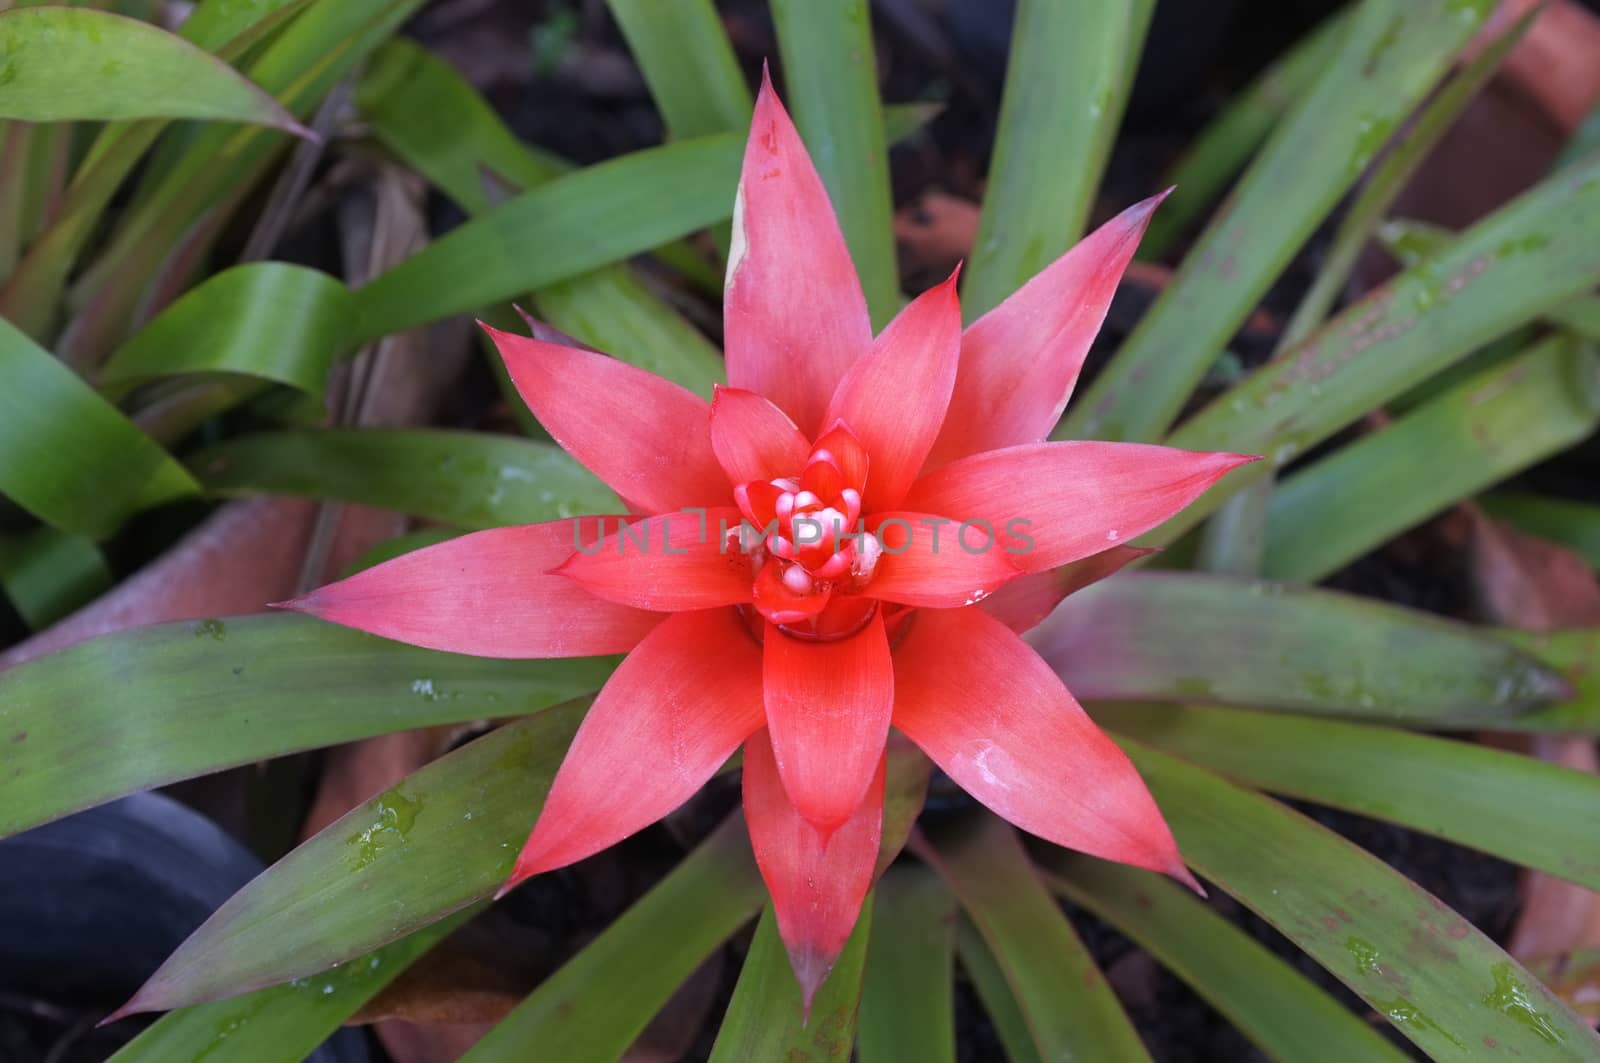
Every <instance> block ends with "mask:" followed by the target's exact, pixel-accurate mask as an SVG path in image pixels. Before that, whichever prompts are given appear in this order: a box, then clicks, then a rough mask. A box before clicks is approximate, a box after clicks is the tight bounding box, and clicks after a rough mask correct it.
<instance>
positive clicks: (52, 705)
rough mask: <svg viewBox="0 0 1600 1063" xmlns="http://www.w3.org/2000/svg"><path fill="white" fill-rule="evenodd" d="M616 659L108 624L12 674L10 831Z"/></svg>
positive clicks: (249, 627) (3, 800)
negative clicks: (486, 656) (514, 655)
mask: <svg viewBox="0 0 1600 1063" xmlns="http://www.w3.org/2000/svg"><path fill="white" fill-rule="evenodd" d="M615 660H616V659H615V658H610V657H607V658H585V659H579V660H572V661H489V660H481V659H478V658H472V657H461V656H457V655H454V654H448V653H435V652H433V651H430V650H420V649H416V648H414V647H411V646H405V645H402V644H400V643H398V642H389V641H387V640H384V639H378V638H374V637H372V636H369V635H362V634H359V633H357V632H353V631H347V630H345V629H343V628H338V627H334V626H332V625H330V624H323V623H320V622H317V621H313V620H308V619H305V618H302V617H298V616H287V615H284V616H260V617H240V618H237V619H229V620H226V621H223V620H202V621H194V622H189V621H185V622H181V623H176V624H163V625H160V626H158V627H148V628H140V629H138V630H135V631H127V632H122V633H119V634H115V635H107V636H105V637H104V638H99V639H95V640H93V641H90V642H85V643H81V644H79V645H77V646H73V647H71V648H70V649H66V650H63V651H61V652H60V653H56V654H52V655H51V656H48V657H45V658H42V659H40V660H38V661H34V662H31V663H29V664H24V665H19V666H17V667H16V668H13V669H11V670H9V671H6V672H3V673H0V762H3V763H4V765H5V769H4V770H3V771H0V835H8V834H13V833H15V832H17V831H19V830H24V829H26V828H28V827H31V826H34V825H36V824H39V823H45V822H48V821H49V820H52V819H56V818H58V817H60V816H64V815H66V814H67V813H69V812H75V811H77V810H79V809H82V808H88V807H90V806H91V805H96V804H99V803H101V802H103V801H109V800H111V799H113V798H116V797H121V796H122V795H124V794H129V793H134V792H136V791H139V790H147V789H150V788H151V787H154V786H161V785H164V784H166V783H170V782H175V781H177V780H179V779H188V778H192V777H194V776H196V775H203V774H205V773H207V772H212V771H218V770H221V769H222V768H228V767H233V766H234V765H237V764H248V763H252V762H254V761H258V760H263V759H265V758H268V757H275V756H281V755H283V754H285V753H291V752H295V751H297V750H303V749H315V748H319V747H321V746H328V745H333V744H335V743H338V742H349V741H353V740H355V739H357V738H367V737H370V736H372V735H378V734H386V733H388V732H390V731H403V730H406V729H408V728H414V727H429V726H433V725H437V724H444V723H460V722H462V721H466V720H475V719H484V718H492V717H497V716H516V715H520V714H523V713H529V712H535V711H537V710H539V709H542V708H544V707H546V706H549V705H552V704H555V703H556V702H558V701H563V700H565V699H567V698H572V697H576V696H578V695H579V694H584V693H587V692H589V691H593V690H595V689H597V688H598V687H599V686H600V685H601V684H602V683H604V682H605V678H606V676H607V675H608V674H609V672H610V670H611V669H612V668H613V667H614V666H615ZM133 675H138V676H142V677H143V679H142V680H141V681H140V682H137V683H135V682H130V681H129V677H130V676H133Z"/></svg>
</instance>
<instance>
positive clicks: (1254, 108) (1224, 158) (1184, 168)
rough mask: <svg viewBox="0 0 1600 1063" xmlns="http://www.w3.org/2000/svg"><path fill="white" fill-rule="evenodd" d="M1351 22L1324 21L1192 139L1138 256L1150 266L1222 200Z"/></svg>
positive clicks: (1338, 16) (1340, 16)
mask: <svg viewBox="0 0 1600 1063" xmlns="http://www.w3.org/2000/svg"><path fill="white" fill-rule="evenodd" d="M1349 22H1350V15H1349V9H1348V8H1346V9H1343V10H1341V11H1339V12H1337V13H1335V14H1334V15H1332V16H1330V17H1328V18H1326V19H1324V20H1323V21H1322V22H1321V23H1319V24H1318V25H1317V27H1316V29H1314V30H1312V31H1311V32H1310V33H1308V34H1306V35H1305V36H1304V37H1302V38H1300V40H1298V41H1296V42H1295V43H1294V44H1293V45H1292V46H1291V47H1289V48H1288V49H1286V50H1285V51H1283V52H1282V53H1281V54H1279V55H1278V57H1277V58H1275V59H1273V60H1272V62H1271V63H1270V64H1269V65H1268V66H1267V67H1266V68H1265V69H1264V70H1262V71H1261V73H1260V74H1258V75H1256V78H1255V80H1254V81H1252V82H1250V84H1249V85H1247V86H1246V87H1245V88H1244V90H1243V91H1241V92H1240V93H1239V94H1238V95H1237V96H1235V97H1234V98H1233V99H1232V100H1230V101H1229V102H1228V105H1227V106H1226V107H1224V108H1223V109H1222V110H1221V111H1220V112H1219V113H1218V114H1217V117H1216V118H1214V119H1212V120H1211V121H1210V122H1209V123H1207V124H1206V126H1205V128H1203V129H1201V130H1200V132H1199V133H1198V134H1197V135H1196V136H1195V138H1194V141H1193V142H1192V143H1191V144H1190V145H1189V147H1188V149H1187V151H1185V153H1184V155H1183V158H1182V159H1180V160H1179V161H1178V165H1176V166H1175V167H1173V168H1172V170H1171V171H1170V172H1169V173H1168V174H1167V176H1166V178H1165V180H1164V181H1163V183H1164V184H1170V185H1173V186H1174V188H1173V192H1172V195H1170V196H1168V197H1167V199H1166V201H1165V202H1163V203H1162V204H1161V209H1160V210H1158V211H1156V213H1155V216H1154V217H1152V218H1151V219H1150V228H1148V229H1146V230H1145V234H1144V239H1143V240H1141V241H1140V242H1139V254H1138V257H1139V258H1141V259H1144V260H1145V261H1154V260H1155V259H1158V258H1160V257H1161V256H1162V255H1164V254H1166V252H1167V250H1168V249H1169V248H1171V247H1172V245H1173V244H1175V243H1177V241H1178V238H1179V237H1180V236H1182V235H1183V234H1184V233H1185V232H1187V231H1188V229H1189V226H1190V225H1191V224H1192V223H1193V222H1194V221H1195V220H1196V219H1197V218H1199V217H1200V215H1201V214H1202V213H1203V212H1204V211H1205V210H1206V209H1207V208H1209V207H1210V206H1211V204H1213V203H1215V202H1216V201H1217V200H1218V199H1219V198H1221V196H1222V193H1223V192H1225V191H1226V190H1227V188H1228V185H1229V184H1231V183H1232V182H1233V179H1234V176H1235V175H1237V174H1238V172H1239V171H1240V170H1242V169H1244V166H1245V163H1247V162H1249V161H1250V156H1252V155H1254V154H1255V152H1256V149H1257V148H1259V147H1260V146H1261V144H1262V143H1263V142H1264V141H1265V140H1266V139H1267V136H1268V134H1270V133H1271V132H1272V129H1273V127H1274V126H1276V125H1277V124H1278V121H1279V120H1280V119H1281V118H1282V117H1283V115H1284V112H1286V111H1287V110H1288V109H1289V108H1290V107H1291V106H1292V105H1293V104H1294V103H1295V102H1296V101H1297V100H1299V99H1300V98H1301V97H1302V96H1304V95H1305V93H1306V91H1307V89H1309V88H1310V87H1311V85H1312V84H1314V83H1315V81H1316V79H1317V76H1318V75H1319V74H1321V73H1322V72H1323V70H1324V69H1325V68H1326V67H1327V65H1328V62H1329V60H1330V59H1332V57H1333V55H1334V51H1335V49H1336V48H1338V46H1339V34H1340V33H1342V32H1343V30H1344V27H1345V26H1346V25H1348V24H1349Z"/></svg>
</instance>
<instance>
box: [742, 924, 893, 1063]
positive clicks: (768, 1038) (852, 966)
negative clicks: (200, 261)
mask: <svg viewBox="0 0 1600 1063" xmlns="http://www.w3.org/2000/svg"><path fill="white" fill-rule="evenodd" d="M873 908H874V902H873V895H872V894H871V893H869V894H867V897H866V901H865V903H863V904H862V906H861V917H860V918H859V919H858V920H857V921H856V928H855V930H854V931H852V932H851V934H850V939H849V940H848V941H846V942H845V946H844V951H843V952H841V953H840V954H839V959H838V961H837V962H836V963H835V964H834V965H833V970H832V971H831V972H829V974H828V978H827V981H825V982H823V983H822V986H821V988H819V989H818V990H817V995H816V999H814V1000H813V1001H812V1002H811V1015H810V1017H809V1018H807V1017H806V1016H804V1015H803V1013H802V1010H801V1006H800V983H799V982H797V981H796V980H795V977H794V970H793V969H792V968H791V967H790V966H789V955H788V953H787V952H785V951H784V948H783V939H782V938H780V937H779V936H778V920H777V917H776V916H775V915H773V913H772V909H771V908H770V907H769V908H767V910H766V911H765V912H763V913H762V914H761V922H759V923H757V924H756V936H755V939H754V940H753V941H751V942H750V953H749V955H748V956H746V957H745V961H744V969H743V970H741V971H740V972H739V984H738V985H737V986H736V987H735V988H734V991H733V1000H732V1001H730V1002H729V1003H728V1013H727V1015H725V1016H724V1017H723V1020H722V1027H721V1029H719V1030H718V1031H717V1041H716V1045H715V1046H714V1047H713V1048H712V1050H711V1063H765V1061H767V1060H778V1059H783V1060H788V1059H804V1060H835V1061H837V1063H848V1061H849V1060H850V1058H851V1053H850V1048H851V1045H853V1044H854V1043H855V1032H856V1010H857V1008H858V1007H859V1005H860V1000H861V976H862V969H863V968H864V967H865V965H866V958H867V956H866V953H867V936H868V932H869V928H870V926H871V923H872V912H873Z"/></svg>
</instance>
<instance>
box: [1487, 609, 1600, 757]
mask: <svg viewBox="0 0 1600 1063" xmlns="http://www.w3.org/2000/svg"><path fill="white" fill-rule="evenodd" d="M1500 635H1501V637H1502V638H1504V639H1505V640H1506V641H1508V642H1511V643H1513V644H1515V645H1518V646H1521V647H1522V648H1523V649H1525V650H1528V651H1529V652H1531V653H1535V654H1537V655H1538V656H1539V659H1540V660H1542V661H1544V663H1545V664H1546V665H1548V666H1549V667H1551V668H1554V669H1556V670H1557V671H1558V672H1560V674H1561V675H1562V676H1563V677H1564V678H1565V679H1566V680H1567V683H1568V684H1569V685H1570V686H1571V690H1572V697H1571V698H1569V699H1567V700H1566V701H1564V702H1562V703H1561V704H1559V705H1552V706H1551V707H1550V708H1548V709H1540V710H1539V711H1538V712H1530V713H1529V714H1528V715H1526V716H1519V717H1517V718H1516V719H1515V720H1511V721H1509V722H1507V723H1505V724H1502V725H1500V726H1503V727H1505V728H1506V729H1507V730H1513V731H1582V732H1584V733H1585V734H1600V628H1573V629H1572V630H1570V631H1555V632H1549V633H1542V632H1541V633H1535V632H1531V631H1502V632H1500Z"/></svg>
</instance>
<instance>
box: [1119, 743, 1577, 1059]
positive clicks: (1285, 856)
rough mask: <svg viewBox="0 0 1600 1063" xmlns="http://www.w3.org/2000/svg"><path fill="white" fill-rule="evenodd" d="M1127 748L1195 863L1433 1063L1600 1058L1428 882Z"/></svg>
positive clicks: (1189, 769) (1264, 802)
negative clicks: (1442, 1062) (1437, 1062)
mask: <svg viewBox="0 0 1600 1063" xmlns="http://www.w3.org/2000/svg"><path fill="white" fill-rule="evenodd" d="M1123 744H1124V748H1126V749H1127V750H1128V754H1129V756H1131V757H1132V758H1133V761H1134V764H1135V765H1136V766H1137V767H1138V768H1139V772H1140V774H1141V775H1143V776H1144V779H1145V781H1146V782H1147V783H1148V784H1149V785H1150V790H1151V792H1152V793H1154V794H1155V797H1156V800H1157V801H1158V802H1159V803H1160V805H1161V809H1162V811H1163V812H1164V813H1166V816H1167V821H1168V822H1169V823H1170V824H1171V826H1172V830H1173V834H1174V835H1175V836H1176V837H1177V840H1178V845H1179V847H1180V848H1181V849H1182V850H1183V854H1184V858H1185V859H1186V860H1187V861H1188V862H1189V863H1190V864H1191V865H1192V866H1193V867H1194V868H1196V869H1197V870H1198V871H1200V872H1201V873H1202V874H1203V875H1204V876H1205V877H1206V878H1207V879H1209V880H1210V881H1212V882H1214V883H1215V884H1216V885H1217V886H1219V887H1221V888H1222V889H1223V890H1225V891H1226V892H1228V893H1229V894H1231V895H1232V896H1234V897H1235V898H1237V899H1238V900H1239V901H1240V902H1241V903H1243V904H1244V905H1245V906H1246V907H1248V908H1250V909H1251V910H1252V911H1254V912H1255V913H1256V914H1258V915H1260V916H1261V917H1262V918H1264V919H1266V920H1267V921H1268V922H1269V923H1271V924H1272V925H1273V926H1275V927H1277V928H1278V930H1280V931H1281V932H1282V933H1283V934H1284V935H1285V936H1287V937H1288V938H1289V939H1290V940H1291V941H1293V942H1294V943H1295V944H1296V945H1298V946H1299V947H1300V948H1302V949H1304V950H1305V951H1306V952H1307V953H1309V954H1310V955H1311V957H1312V958H1313V959H1315V960H1316V961H1317V962H1318V963H1319V964H1321V965H1322V966H1323V967H1325V968H1327V969H1328V971H1329V972H1331V973H1332V974H1334V975H1335V976H1336V977H1338V979H1339V980H1340V981H1342V982H1344V983H1345V984H1346V985H1348V986H1349V987H1350V988H1351V989H1353V990H1355V992H1356V993H1357V994H1358V995H1359V996H1361V998H1362V999H1364V1000H1365V1001H1367V1003H1369V1004H1371V1005H1372V1006H1373V1007H1374V1008H1376V1009H1378V1011H1380V1012H1381V1013H1382V1014H1383V1015H1385V1016H1386V1017H1387V1018H1388V1019H1389V1021H1390V1022H1392V1023H1394V1024H1395V1026H1396V1027H1398V1028H1399V1030H1400V1032H1401V1033H1403V1034H1405V1035H1406V1037H1408V1038H1410V1039H1411V1040H1412V1041H1413V1042H1414V1043H1415V1044H1416V1045H1417V1046H1418V1047H1419V1048H1421V1049H1422V1050H1423V1051H1424V1052H1427V1053H1428V1054H1429V1055H1430V1056H1432V1057H1433V1058H1435V1059H1481V1058H1482V1057H1483V1054H1484V1052H1485V1051H1486V1050H1497V1051H1498V1052H1500V1053H1503V1054H1505V1055H1508V1056H1509V1055H1511V1054H1512V1053H1520V1058H1522V1059H1526V1060H1536V1061H1541V1063H1542V1061H1555V1060H1586V1061H1592V1060H1597V1059H1600V1037H1597V1036H1596V1034H1595V1032H1594V1030H1593V1029H1591V1028H1590V1027H1589V1026H1588V1025H1587V1024H1585V1023H1584V1022H1583V1021H1582V1020H1580V1019H1579V1018H1578V1017H1577V1016H1575V1015H1573V1014H1572V1012H1571V1011H1570V1010H1568V1009H1567V1007H1566V1005H1564V1004H1563V1003H1561V1001H1560V1000H1559V999H1557V998H1556V997H1555V996H1554V995H1553V994H1552V993H1550V991H1549V990H1547V989H1546V988H1545V987H1544V986H1543V985H1541V984H1540V983H1539V981H1538V980H1537V979H1535V978H1534V977H1533V976H1532V975H1530V974H1529V973H1528V972H1527V971H1525V970H1523V968H1522V966H1521V964H1519V963H1517V961H1515V960H1513V959H1512V958H1511V957H1510V956H1508V955H1507V954H1506V953H1505V952H1503V951H1501V949H1500V948H1499V947H1498V946H1497V945H1495V943H1494V942H1493V941H1490V940H1489V938H1487V937H1486V936H1484V935H1483V934H1482V933H1481V932H1479V931H1478V930H1477V929H1476V928H1474V927H1473V926H1472V924H1471V923H1468V922H1467V921H1466V920H1465V919H1463V918H1462V917H1461V916H1459V915H1457V914H1456V913H1455V912H1453V911H1451V910H1450V908H1449V907H1447V906H1446V905H1445V904H1444V903H1443V902H1442V901H1440V900H1439V899H1438V898H1437V897H1435V896H1433V895H1432V894H1431V893H1429V892H1428V891H1427V890H1425V889H1423V888H1422V887H1421V886H1418V885H1417V884H1416V883H1414V882H1412V881H1410V880H1409V879H1407V878H1405V876H1403V875H1401V874H1399V873H1398V872H1396V871H1394V870H1393V869H1392V868H1390V867H1389V866H1388V865H1386V864H1384V863H1383V862H1382V861H1380V860H1378V859H1377V858H1376V857H1374V856H1372V855H1370V854H1368V853H1366V852H1365V851H1363V850H1361V849H1359V848H1357V847H1356V846H1355V845H1352V844H1351V843H1350V842H1348V841H1346V840H1345V839H1343V838H1341V837H1339V836H1338V835H1337V834H1334V833H1333V832H1332V831H1330V830H1327V829H1325V828H1323V827H1319V826H1318V825H1317V824H1315V823H1313V822H1312V821H1311V820H1309V819H1307V818H1306V817H1304V816H1302V815H1300V814H1299V813H1298V812H1295V811H1293V810H1291V809H1289V808H1287V807H1285V806H1283V805H1281V804H1279V803H1277V802H1275V801H1273V800H1271V799H1270V798H1266V797H1263V796H1261V795H1260V794H1256V793H1253V792H1251V791H1249V790H1245V789H1243V788H1241V787H1238V786H1235V785H1233V784H1232V783H1229V782H1226V781H1224V780H1223V779H1222V778H1221V777H1219V776H1216V775H1213V774H1211V773H1210V772H1208V771H1206V770H1204V769H1203V768H1198V767H1195V766H1193V765H1191V764H1188V763H1186V762H1184V761H1181V760H1179V759H1177V758H1175V757H1172V756H1169V755H1168V754H1165V753H1160V752H1157V751H1156V750H1154V749H1151V748H1150V747H1148V746H1144V745H1140V744H1138V743H1134V742H1126V741H1125V742H1124V743H1123Z"/></svg>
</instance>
